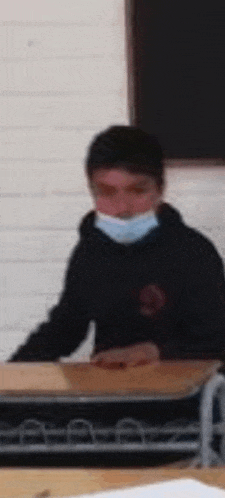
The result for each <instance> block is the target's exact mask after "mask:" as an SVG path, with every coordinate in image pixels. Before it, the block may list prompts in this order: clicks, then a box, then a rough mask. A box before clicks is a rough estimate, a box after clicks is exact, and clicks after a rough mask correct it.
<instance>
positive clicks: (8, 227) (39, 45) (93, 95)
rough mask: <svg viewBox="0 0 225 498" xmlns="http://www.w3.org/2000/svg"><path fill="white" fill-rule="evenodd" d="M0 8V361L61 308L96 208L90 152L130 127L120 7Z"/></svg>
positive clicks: (67, 3)
mask: <svg viewBox="0 0 225 498" xmlns="http://www.w3.org/2000/svg"><path fill="white" fill-rule="evenodd" d="M3 4H4V5H3ZM0 10H1V15H0V19H1V23H0V33H1V41H0V62H1V77H0V106H1V113H0V120H1V121H0V131H1V151H0V156H1V167H0V183H1V213H2V215H1V246H2V249H1V260H0V271H1V328H0V361H4V360H5V359H7V357H8V356H9V355H10V354H11V352H12V351H13V350H14V349H15V348H16V346H17V344H20V343H21V342H22V341H23V340H24V338H25V337H26V335H27V334H28V333H29V331H30V330H32V329H34V328H35V327H36V325H37V323H38V322H40V321H43V320H44V319H46V317H47V311H48V309H49V308H50V307H51V306H52V305H53V304H55V303H56V302H57V300H58V295H59V293H60V291H61V289H62V285H63V277H64V271H65V265H66V261H67V259H68V256H69V254H70V252H71V250H72V248H73V246H74V244H75V243H76V241H77V225H78V223H79V220H80V218H81V216H83V215H84V214H85V213H86V211H87V210H89V209H90V208H91V207H92V204H91V199H90V198H89V196H88V191H87V187H86V180H85V177H84V173H83V167H84V157H85V153H86V147H87V145H88V144H89V142H90V140H91V139H92V137H93V136H94V135H95V134H96V133H98V132H99V131H100V130H101V129H104V128H105V127H106V126H109V125H110V124H115V123H120V124H127V122H128V109H127V81H126V74H127V71H126V57H125V50H126V47H125V18H124V1H123V0H107V2H106V1H105V0H75V1H74V0H64V1H63V2H61V1H59V0H39V2H29V1H28V0H20V2H18V0H8V1H7V2H3V3H2V6H1V7H0ZM86 350H87V348H86ZM86 350H85V351H86Z"/></svg>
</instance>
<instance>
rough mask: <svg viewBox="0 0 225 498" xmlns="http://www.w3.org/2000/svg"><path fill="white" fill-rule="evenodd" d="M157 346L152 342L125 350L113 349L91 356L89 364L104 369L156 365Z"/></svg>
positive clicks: (128, 347)
mask: <svg viewBox="0 0 225 498" xmlns="http://www.w3.org/2000/svg"><path fill="white" fill-rule="evenodd" d="M159 359H160V353H159V349H158V346H156V344H154V343H153V342H143V343H141V344H134V345H132V346H127V347H125V348H113V349H108V350H107V351H102V352H101V353H98V354H96V355H95V356H93V358H92V360H91V362H92V363H94V364H96V365H97V366H101V367H105V368H125V367H136V366H138V365H145V364H147V363H152V364H156V363H158V362H159Z"/></svg>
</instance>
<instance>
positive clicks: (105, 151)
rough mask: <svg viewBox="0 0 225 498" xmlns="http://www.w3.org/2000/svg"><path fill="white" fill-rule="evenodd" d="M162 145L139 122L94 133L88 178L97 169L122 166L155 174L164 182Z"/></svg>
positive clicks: (160, 182)
mask: <svg viewBox="0 0 225 498" xmlns="http://www.w3.org/2000/svg"><path fill="white" fill-rule="evenodd" d="M162 158H163V154H162V149H161V147H160V144H159V142H158V139H157V137H156V136H155V135H149V134H148V133H146V132H145V131H143V130H141V129H140V128H138V127H136V126H125V125H124V126H123V125H121V126H111V127H109V128H107V129H106V130H105V131H103V132H102V133H100V134H98V135H96V136H95V138H94V140H93V141H92V143H91V144H90V146H89V148H88V152H87V157H86V173H87V176H88V179H89V181H91V179H92V175H93V172H94V171H96V170H97V169H101V168H104V169H113V168H122V169H125V170H126V171H128V172H130V173H136V174H137V173H139V174H143V175H148V176H152V177H153V178H154V179H155V181H156V183H157V185H158V187H159V188H162V186H163V184H164V178H163V164H162Z"/></svg>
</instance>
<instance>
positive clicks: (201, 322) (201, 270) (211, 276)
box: [163, 241, 225, 361]
mask: <svg viewBox="0 0 225 498" xmlns="http://www.w3.org/2000/svg"><path fill="white" fill-rule="evenodd" d="M182 301H183V302H182V305H181V309H180V310H179V325H180V333H179V337H178V335H177V337H176V338H175V337H174V338H171V340H168V342H166V343H165V344H164V347H163V357H164V358H174V359H178V358H179V359H199V360H201V359H202V360H203V359H220V360H222V361H225V279H224V268H223V263H222V259H221V257H220V256H219V254H218V253H217V251H216V249H215V248H214V246H213V245H212V244H211V243H209V242H208V241H206V243H205V244H203V245H202V247H201V250H199V251H198V254H197V256H196V254H195V256H193V259H192V262H191V264H190V267H189V272H188V276H187V279H186V283H185V285H184V294H183V300H182Z"/></svg>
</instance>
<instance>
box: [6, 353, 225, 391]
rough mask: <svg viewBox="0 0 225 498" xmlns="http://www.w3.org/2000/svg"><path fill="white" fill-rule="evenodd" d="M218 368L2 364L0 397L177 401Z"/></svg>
mask: <svg viewBox="0 0 225 498" xmlns="http://www.w3.org/2000/svg"><path fill="white" fill-rule="evenodd" d="M220 366H221V362H220V361H217V360H216V361H214V360H210V361H162V362H160V363H159V364H157V365H150V364H149V365H144V366H139V367H132V368H126V369H116V370H111V369H110V370H107V369H105V368H102V367H98V366H94V365H92V364H90V363H83V364H82V363H77V364H76V363H73V364H65V363H36V362H33V363H5V364H3V363H2V364H0V394H1V395H2V396H6V395H10V396H13V395H14V396H19V395H28V396H29V395H32V396H52V395H53V396H56V395H63V396H64V395H65V396H77V397H79V396H84V397H98V398H99V397H106V398H107V397H109V396H110V398H112V397H113V396H115V397H124V396H126V395H127V396H129V397H130V396H132V397H133V396H134V397H135V396H136V397H138V396H146V397H151V396H152V397H159V398H162V397H169V398H179V397H184V396H188V395H191V394H193V393H194V392H196V391H197V390H198V388H199V387H200V386H201V385H203V384H204V383H205V382H206V381H207V380H208V379H209V378H210V377H212V376H213V375H214V374H215V373H216V372H217V370H218V369H219V367H220Z"/></svg>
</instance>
